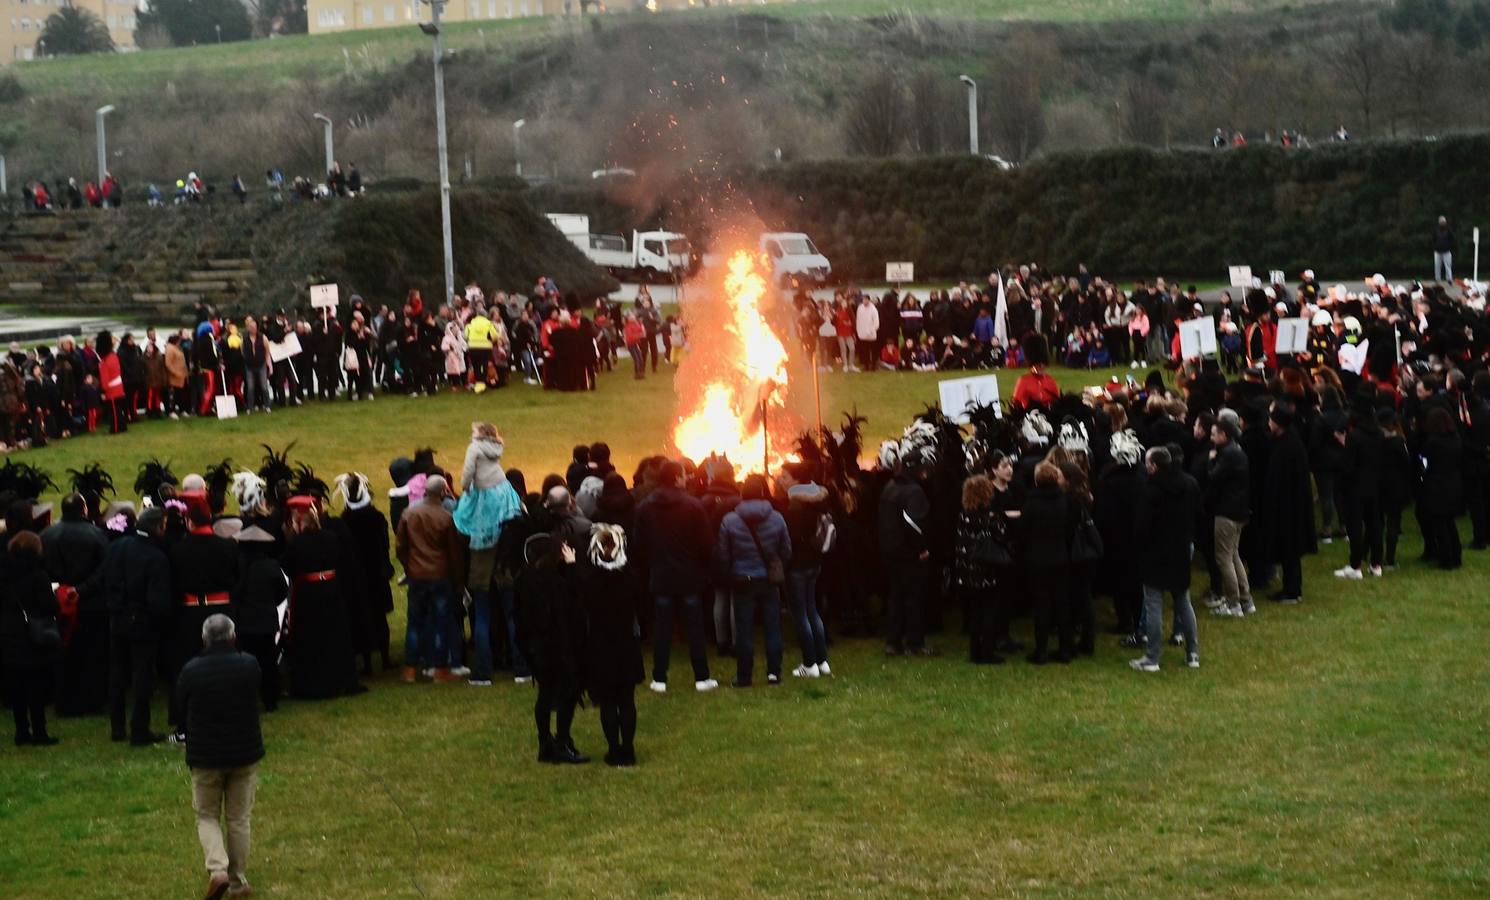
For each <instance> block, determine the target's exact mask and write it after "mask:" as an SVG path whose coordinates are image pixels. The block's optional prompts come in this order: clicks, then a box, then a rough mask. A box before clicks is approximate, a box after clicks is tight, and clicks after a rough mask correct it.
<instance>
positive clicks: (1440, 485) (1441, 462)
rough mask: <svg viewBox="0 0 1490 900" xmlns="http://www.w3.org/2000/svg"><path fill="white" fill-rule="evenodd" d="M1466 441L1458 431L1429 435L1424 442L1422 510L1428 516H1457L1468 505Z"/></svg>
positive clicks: (1419, 503) (1419, 505) (1420, 507)
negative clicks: (1465, 496)
mask: <svg viewBox="0 0 1490 900" xmlns="http://www.w3.org/2000/svg"><path fill="white" fill-rule="evenodd" d="M1463 446H1464V445H1463V442H1462V441H1460V440H1459V435H1457V434H1452V433H1450V434H1434V435H1429V437H1428V440H1427V441H1426V442H1425V443H1424V444H1423V486H1422V489H1421V491H1420V493H1419V494H1418V509H1419V510H1421V511H1422V513H1423V514H1424V515H1430V516H1456V515H1458V514H1459V511H1460V510H1461V509H1462V508H1463V506H1464V477H1463V456H1464V449H1463Z"/></svg>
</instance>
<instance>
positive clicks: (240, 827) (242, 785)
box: [191, 763, 259, 884]
mask: <svg viewBox="0 0 1490 900" xmlns="http://www.w3.org/2000/svg"><path fill="white" fill-rule="evenodd" d="M258 786H259V764H258V763H254V764H253V765H251V766H240V767H239V768H236V769H192V770H191V805H192V808H193V809H194V810H196V813H197V840H199V841H201V842H202V853H203V854H204V855H205V856H206V860H207V872H208V874H216V873H218V872H226V873H228V875H229V877H230V878H231V879H232V882H233V884H247V883H248V879H247V877H245V876H244V869H245V868H246V867H247V865H248V817H249V814H250V813H252V812H253V808H254V792H255V791H256V790H257V789H258ZM219 819H225V820H227V824H228V841H227V847H226V849H224V847H223V837H222V825H221V823H220V822H219Z"/></svg>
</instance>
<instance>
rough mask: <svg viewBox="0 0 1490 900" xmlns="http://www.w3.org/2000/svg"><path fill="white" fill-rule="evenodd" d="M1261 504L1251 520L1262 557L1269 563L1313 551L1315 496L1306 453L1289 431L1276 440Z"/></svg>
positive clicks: (1295, 436)
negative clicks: (1259, 542) (1257, 535)
mask: <svg viewBox="0 0 1490 900" xmlns="http://www.w3.org/2000/svg"><path fill="white" fill-rule="evenodd" d="M1263 485H1264V487H1263V491H1262V503H1261V505H1259V506H1258V507H1257V511H1258V516H1257V518H1256V519H1254V520H1253V523H1252V525H1253V527H1255V528H1256V529H1257V532H1258V534H1259V538H1260V540H1261V541H1262V550H1263V551H1264V552H1265V554H1266V555H1265V556H1264V558H1265V559H1267V560H1268V561H1271V562H1277V561H1281V560H1284V559H1290V558H1293V557H1296V556H1302V555H1303V554H1305V553H1308V552H1310V551H1311V550H1312V549H1313V548H1314V541H1315V535H1314V494H1313V488H1312V486H1311V484H1310V482H1309V451H1308V450H1306V449H1304V441H1303V439H1302V438H1300V437H1299V435H1298V432H1297V431H1296V430H1294V429H1292V428H1290V429H1288V430H1287V431H1285V432H1284V433H1283V435H1282V437H1275V438H1274V439H1273V444H1272V448H1271V451H1270V452H1269V453H1268V467H1267V472H1266V475H1265V476H1264V478H1263Z"/></svg>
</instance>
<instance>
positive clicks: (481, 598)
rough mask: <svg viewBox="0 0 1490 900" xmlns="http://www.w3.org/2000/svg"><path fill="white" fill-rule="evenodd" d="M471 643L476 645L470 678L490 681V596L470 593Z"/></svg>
mask: <svg viewBox="0 0 1490 900" xmlns="http://www.w3.org/2000/svg"><path fill="white" fill-rule="evenodd" d="M471 641H472V642H473V643H474V644H475V645H476V647H475V657H476V658H475V659H473V660H472V661H471V678H472V679H474V680H476V681H491V594H489V593H487V592H486V591H472V592H471Z"/></svg>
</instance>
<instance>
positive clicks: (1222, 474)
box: [1187, 416, 1257, 617]
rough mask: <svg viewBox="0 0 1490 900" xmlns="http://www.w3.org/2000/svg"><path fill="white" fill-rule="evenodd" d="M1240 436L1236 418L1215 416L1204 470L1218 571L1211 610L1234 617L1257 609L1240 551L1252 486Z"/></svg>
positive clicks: (1207, 503) (1248, 514)
mask: <svg viewBox="0 0 1490 900" xmlns="http://www.w3.org/2000/svg"><path fill="white" fill-rule="evenodd" d="M1241 436H1242V430H1241V427H1240V425H1239V424H1238V423H1237V420H1236V419H1234V418H1232V417H1231V416H1222V417H1221V418H1219V419H1217V421H1216V424H1215V425H1212V426H1211V443H1212V445H1213V446H1212V447H1211V450H1210V455H1209V459H1208V461H1207V464H1206V473H1205V474H1206V484H1205V495H1206V497H1205V498H1206V508H1208V509H1209V510H1210V511H1211V513H1212V514H1213V516H1214V519H1213V522H1212V528H1213V531H1214V533H1215V545H1214V546H1215V554H1216V566H1217V568H1218V570H1219V571H1220V573H1221V585H1220V586H1221V605H1219V606H1217V607H1216V610H1215V612H1216V614H1217V615H1222V616H1234V617H1239V616H1244V615H1249V614H1251V613H1254V612H1256V611H1257V607H1256V605H1255V604H1254V603H1253V602H1252V588H1251V586H1250V584H1249V583H1248V581H1247V567H1246V565H1245V564H1244V563H1243V562H1242V552H1241V541H1242V529H1243V528H1244V527H1245V526H1246V524H1247V520H1248V519H1249V518H1251V502H1250V499H1249V498H1250V494H1251V489H1252V480H1251V475H1250V473H1249V470H1248V465H1247V454H1246V453H1245V452H1244V451H1243V450H1242V448H1241V447H1240V446H1238V445H1237V441H1238V440H1240V439H1241ZM1187 590H1188V587H1187Z"/></svg>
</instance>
